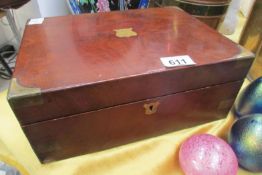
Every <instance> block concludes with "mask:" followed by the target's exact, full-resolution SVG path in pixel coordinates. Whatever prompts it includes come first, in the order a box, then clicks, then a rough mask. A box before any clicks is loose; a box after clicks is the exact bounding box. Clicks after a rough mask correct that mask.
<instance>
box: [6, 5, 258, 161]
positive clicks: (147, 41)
mask: <svg viewBox="0 0 262 175" xmlns="http://www.w3.org/2000/svg"><path fill="white" fill-rule="evenodd" d="M178 55H189V56H190V57H191V58H192V59H193V60H194V62H195V63H196V64H195V65H193V66H180V67H173V68H166V67H165V66H164V65H163V64H162V63H161V61H160V58H161V57H168V56H178ZM252 60H253V54H251V53H250V52H248V51H245V50H243V49H242V48H241V47H240V46H238V45H237V44H234V43H233V42H231V41H230V40H228V39H227V38H225V37H223V36H222V35H220V34H219V33H217V32H216V31H215V30H213V29H211V28H209V27H208V26H207V25H205V24H203V23H201V22H199V21H198V20H197V19H195V18H193V17H191V16H190V15H188V14H186V13H185V12H183V11H181V10H179V9H176V8H157V9H146V10H130V11H126V12H112V13H99V14H85V15H79V16H65V17H55V18H47V19H45V20H44V22H43V24H38V25H27V27H26V29H25V33H24V37H23V41H22V44H21V48H20V52H19V55H18V59H17V64H16V68H15V72H14V76H13V79H12V81H11V85H10V89H9V94H8V100H9V103H10V105H11V107H12V109H13V111H14V113H15V115H16V117H17V118H18V120H19V122H20V124H21V126H22V128H23V130H24V132H25V135H26V136H27V138H28V140H29V141H30V143H31V145H32V148H33V149H34V151H35V153H36V154H37V156H38V157H39V159H40V160H41V161H42V162H47V161H52V160H59V159H64V158H68V157H71V156H76V155H80V154H84V153H91V152H95V151H100V150H104V149H107V148H111V147H114V146H118V145H122V144H127V143H130V142H134V141H137V140H141V139H145V138H149V137H153V136H157V135H160V134H163V133H167V132H170V131H175V130H179V129H183V128H188V127H192V126H195V125H198V124H202V123H206V122H210V121H213V120H217V119H220V118H223V117H225V116H226V114H227V113H228V111H229V109H230V108H231V106H232V104H233V102H234V99H235V97H236V95H237V93H238V91H239V88H240V86H241V84H242V82H243V79H244V77H245V76H246V73H247V71H248V69H249V67H250V65H251V63H252Z"/></svg>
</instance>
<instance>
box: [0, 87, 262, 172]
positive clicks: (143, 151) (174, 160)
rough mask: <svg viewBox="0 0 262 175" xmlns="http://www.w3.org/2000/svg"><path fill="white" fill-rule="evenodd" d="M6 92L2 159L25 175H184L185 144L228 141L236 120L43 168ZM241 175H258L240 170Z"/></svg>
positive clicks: (0, 124) (0, 109) (0, 123)
mask: <svg viewBox="0 0 262 175" xmlns="http://www.w3.org/2000/svg"><path fill="white" fill-rule="evenodd" d="M6 93H7V92H6V91H5V92H3V93H0V158H1V160H2V161H5V162H6V163H9V164H11V165H13V166H15V167H17V168H18V169H19V170H20V171H21V172H22V174H23V175H29V174H30V175H85V174H88V175H180V174H183V173H182V171H181V169H180V167H179V162H178V152H179V146H180V145H181V143H182V142H183V141H184V140H185V139H187V138H188V137H190V136H191V135H193V134H197V133H210V134H213V135H217V136H219V137H222V138H226V137H227V133H228V130H229V128H230V126H231V125H232V122H233V120H234V119H233V117H232V115H229V116H228V117H227V118H226V119H223V120H219V121H216V122H212V123H208V124H205V125H201V126H198V127H195V128H191V129H186V130H182V131H179V132H174V133H170V134H167V135H163V136H160V137H156V138H152V139H148V140H145V141H141V142H136V143H133V144H129V145H125V146H121V147H117V148H113V149H110V150H106V151H102V152H98V153H93V154H87V155H83V156H78V157H74V158H70V159H66V160H63V161H57V162H54V163H49V164H44V165H43V164H40V162H39V161H38V159H37V157H36V156H35V154H34V152H33V150H32V148H31V147H30V144H29V142H28V141H27V139H26V137H25V136H24V134H23V132H22V130H21V128H20V126H19V123H18V121H17V120H16V118H15V116H14V114H13V112H12V111H11V108H10V107H9V105H8V103H7V100H6ZM189 112H190V111H189ZM238 174H239V175H249V174H255V173H249V172H246V171H244V170H242V169H239V172H238ZM257 174H259V173H257ZM260 174H262V173H260Z"/></svg>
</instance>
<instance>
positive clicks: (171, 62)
mask: <svg viewBox="0 0 262 175" xmlns="http://www.w3.org/2000/svg"><path fill="white" fill-rule="evenodd" d="M160 60H161V62H162V63H163V65H164V66H166V67H176V66H190V65H194V64H196V63H195V62H194V61H193V60H192V59H191V58H190V56H188V55H181V56H173V57H162V58H160Z"/></svg>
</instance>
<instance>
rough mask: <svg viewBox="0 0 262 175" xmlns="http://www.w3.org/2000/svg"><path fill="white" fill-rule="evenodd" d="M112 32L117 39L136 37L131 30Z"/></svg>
mask: <svg viewBox="0 0 262 175" xmlns="http://www.w3.org/2000/svg"><path fill="white" fill-rule="evenodd" d="M114 31H115V32H116V36H117V37H119V38H128V37H132V36H137V33H136V32H135V31H133V28H125V29H115V30H114Z"/></svg>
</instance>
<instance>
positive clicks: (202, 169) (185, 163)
mask: <svg viewBox="0 0 262 175" xmlns="http://www.w3.org/2000/svg"><path fill="white" fill-rule="evenodd" d="M179 163H180V166H181V168H182V169H183V171H184V173H185V174H186V175H205V174H206V175H236V174H237V170H238V162H237V158H236V155H235V153H234V152H233V150H232V149H231V147H230V146H229V145H228V144H227V143H226V142H225V141H224V140H222V139H220V138H218V137H215V136H212V135H209V134H200V135H195V136H192V137H190V138H189V139H188V140H186V141H185V142H184V143H183V144H182V146H181V148H180V151H179Z"/></svg>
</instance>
